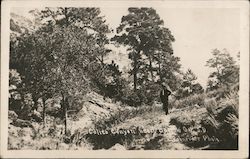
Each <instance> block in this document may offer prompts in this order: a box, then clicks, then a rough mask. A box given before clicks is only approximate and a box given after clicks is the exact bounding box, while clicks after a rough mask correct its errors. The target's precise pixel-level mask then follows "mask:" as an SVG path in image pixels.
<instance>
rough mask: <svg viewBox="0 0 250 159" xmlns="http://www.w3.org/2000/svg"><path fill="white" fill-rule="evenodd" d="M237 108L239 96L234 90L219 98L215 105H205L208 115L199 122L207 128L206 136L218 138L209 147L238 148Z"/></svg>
mask: <svg viewBox="0 0 250 159" xmlns="http://www.w3.org/2000/svg"><path fill="white" fill-rule="evenodd" d="M238 109H239V98H238V95H237V93H235V92H231V93H230V94H229V95H228V96H227V97H226V98H223V99H221V100H220V101H219V102H218V104H217V106H208V107H207V111H208V115H209V117H208V118H206V119H203V120H202V122H201V124H202V126H204V127H205V128H206V129H207V134H208V136H215V137H217V138H218V139H219V140H220V143H219V144H217V145H213V146H212V147H211V149H213V148H216V149H218V148H219V149H238V122H239V119H238Z"/></svg>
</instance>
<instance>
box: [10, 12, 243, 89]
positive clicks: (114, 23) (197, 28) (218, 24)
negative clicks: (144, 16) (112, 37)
mask: <svg viewBox="0 0 250 159" xmlns="http://www.w3.org/2000/svg"><path fill="white" fill-rule="evenodd" d="M154 9H156V12H157V13H158V14H159V15H160V18H161V19H163V21H164V26H165V27H167V28H169V29H170V31H171V32H172V34H173V36H174V37H175V42H174V43H173V50H174V55H175V56H178V57H180V60H181V61H180V63H181V64H182V70H183V71H185V70H187V69H188V68H190V69H191V70H192V71H193V72H194V73H195V74H196V76H197V77H198V79H197V80H198V81H199V82H200V83H201V84H202V86H204V87H205V86H206V83H207V79H208V76H209V74H210V73H211V71H212V70H211V69H210V68H208V67H206V66H205V64H206V61H207V60H208V59H209V58H211V57H212V56H211V51H212V50H213V49H215V48H217V49H219V50H222V49H224V48H226V49H227V50H228V51H229V53H230V54H231V55H232V56H233V57H234V58H235V59H236V55H237V53H238V52H239V51H240V21H239V20H240V12H239V10H238V9H233V8H227V9H226V8H164V7H154ZM28 10H29V9H27V8H26V9H24V8H20V9H15V10H13V11H14V12H15V13H17V14H20V15H23V16H26V17H29V15H28ZM101 12H102V13H101V14H102V15H104V16H105V19H106V20H107V23H108V24H109V26H110V27H111V28H112V29H114V30H115V28H117V27H118V26H119V24H120V22H121V17H122V16H123V15H126V14H127V13H128V11H127V7H105V8H102V7H101ZM124 51H125V50H124Z"/></svg>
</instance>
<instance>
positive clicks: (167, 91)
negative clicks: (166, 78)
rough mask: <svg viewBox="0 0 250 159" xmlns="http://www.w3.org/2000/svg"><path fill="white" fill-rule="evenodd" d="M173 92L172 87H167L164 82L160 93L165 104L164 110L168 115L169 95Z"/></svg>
mask: <svg viewBox="0 0 250 159" xmlns="http://www.w3.org/2000/svg"><path fill="white" fill-rule="evenodd" d="M170 94H171V91H170V89H168V88H167V85H166V84H162V90H161V93H160V98H161V102H162V104H163V110H164V111H165V113H166V115H167V114H168V96H169V95H170Z"/></svg>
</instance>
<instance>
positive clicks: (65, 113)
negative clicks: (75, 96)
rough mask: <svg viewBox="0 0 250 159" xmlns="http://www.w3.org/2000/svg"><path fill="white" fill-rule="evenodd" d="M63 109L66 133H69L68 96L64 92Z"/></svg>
mask: <svg viewBox="0 0 250 159" xmlns="http://www.w3.org/2000/svg"><path fill="white" fill-rule="evenodd" d="M61 104H62V110H63V120H64V133H65V135H66V134H67V111H68V104H69V103H68V98H67V97H65V96H64V94H63V93H62V103H61Z"/></svg>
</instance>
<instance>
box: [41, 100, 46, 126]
mask: <svg viewBox="0 0 250 159" xmlns="http://www.w3.org/2000/svg"><path fill="white" fill-rule="evenodd" d="M42 103H43V115H42V118H43V127H45V125H46V119H45V118H46V106H45V99H44V98H42Z"/></svg>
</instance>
